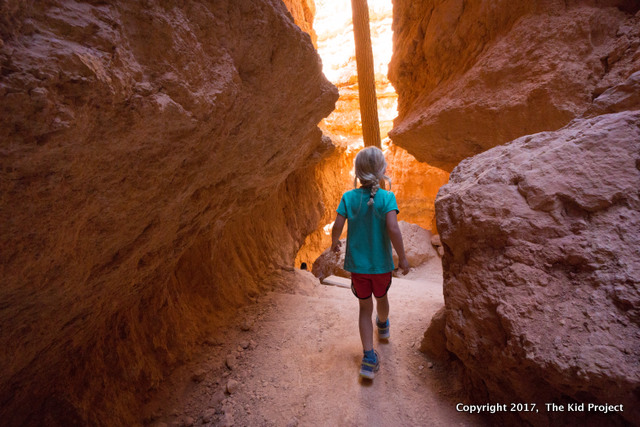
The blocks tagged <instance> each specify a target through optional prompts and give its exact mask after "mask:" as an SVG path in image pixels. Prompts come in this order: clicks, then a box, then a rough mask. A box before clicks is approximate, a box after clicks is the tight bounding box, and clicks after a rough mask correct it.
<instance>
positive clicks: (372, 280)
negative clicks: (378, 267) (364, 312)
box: [351, 272, 391, 299]
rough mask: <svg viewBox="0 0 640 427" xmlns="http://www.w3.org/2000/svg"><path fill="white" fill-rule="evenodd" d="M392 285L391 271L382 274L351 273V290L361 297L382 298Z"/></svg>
mask: <svg viewBox="0 0 640 427" xmlns="http://www.w3.org/2000/svg"><path fill="white" fill-rule="evenodd" d="M390 286H391V272H388V273H382V274H360V273H351V291H352V292H353V294H354V295H355V296H357V297H358V298H360V299H367V298H370V297H371V294H372V293H373V296H374V297H376V298H382V297H384V296H385V295H386V294H387V291H388V290H389V287H390Z"/></svg>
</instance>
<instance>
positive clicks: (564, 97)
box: [389, 0, 640, 171]
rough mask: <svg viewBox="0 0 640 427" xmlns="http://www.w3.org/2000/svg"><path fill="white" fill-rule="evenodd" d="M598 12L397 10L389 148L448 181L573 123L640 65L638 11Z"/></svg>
mask: <svg viewBox="0 0 640 427" xmlns="http://www.w3.org/2000/svg"><path fill="white" fill-rule="evenodd" d="M596 4H597V6H596V5H595V4H594V2H590V1H579V0H578V1H576V0H573V1H569V2H563V1H530V2H517V3H513V2H509V1H505V0H502V1H488V0H487V1H476V2H471V3H468V2H461V1H458V0H445V1H439V2H433V1H413V0H398V1H395V2H394V12H393V15H394V36H395V38H394V56H393V59H392V62H391V64H390V66H389V78H390V80H391V82H392V83H393V85H394V86H395V88H396V91H397V92H398V95H399V106H398V118H397V119H396V120H395V121H394V128H393V130H392V131H391V132H390V133H389V135H390V136H391V139H392V140H393V141H394V143H396V144H397V145H399V146H401V147H403V148H405V149H407V150H408V151H409V153H411V154H412V155H414V156H415V157H416V158H417V159H418V160H420V161H425V162H427V163H429V164H430V165H433V166H436V167H439V168H442V169H444V170H447V171H451V170H452V169H453V167H455V165H457V164H458V163H459V162H460V161H461V160H462V159H464V158H466V157H469V156H473V155H475V154H478V153H481V152H483V151H485V150H487V149H489V148H491V147H494V146H496V145H499V144H504V143H506V142H508V141H511V140H513V139H515V138H517V137H520V136H523V135H529V134H532V133H535V132H540V131H546V130H555V129H559V128H561V127H562V126H565V125H566V124H567V123H568V122H569V121H570V120H572V119H573V118H575V117H579V116H580V115H582V114H583V113H584V112H585V110H587V109H588V108H589V107H590V106H591V102H592V100H593V99H594V98H596V97H597V96H599V95H600V94H602V93H603V92H604V91H606V90H607V89H609V88H611V87H613V86H615V85H617V84H619V83H621V82H622V81H624V80H626V79H627V78H628V77H629V76H630V74H632V73H633V72H634V71H636V70H638V64H639V63H640V54H639V52H640V50H639V49H640V31H639V28H640V24H639V21H640V17H638V16H637V15H636V16H634V14H636V13H637V12H638V9H639V6H638V3H637V2H630V1H603V2H596Z"/></svg>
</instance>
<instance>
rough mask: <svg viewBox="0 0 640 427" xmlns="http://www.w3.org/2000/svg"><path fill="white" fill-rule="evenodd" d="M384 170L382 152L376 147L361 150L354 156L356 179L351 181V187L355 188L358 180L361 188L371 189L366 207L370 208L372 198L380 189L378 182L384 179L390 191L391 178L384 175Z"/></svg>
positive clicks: (384, 161)
mask: <svg viewBox="0 0 640 427" xmlns="http://www.w3.org/2000/svg"><path fill="white" fill-rule="evenodd" d="M386 170H387V162H386V160H385V159H384V154H383V153H382V150H381V149H379V148H378V147H366V148H363V149H362V150H360V152H359V153H358V155H357V156H356V177H355V179H354V180H353V186H354V187H357V186H358V180H360V184H361V185H362V186H363V187H365V188H370V189H371V194H370V195H369V201H368V202H367V205H368V206H372V205H373V203H374V202H373V198H374V197H375V196H376V193H377V192H378V190H379V189H380V181H382V180H383V179H386V180H387V181H388V182H389V189H391V178H389V177H388V176H386V175H385V174H384V173H385V172H386Z"/></svg>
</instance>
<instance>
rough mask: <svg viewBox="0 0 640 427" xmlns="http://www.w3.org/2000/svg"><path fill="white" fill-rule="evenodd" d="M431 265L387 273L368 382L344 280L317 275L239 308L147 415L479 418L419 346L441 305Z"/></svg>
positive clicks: (318, 421)
mask: <svg viewBox="0 0 640 427" xmlns="http://www.w3.org/2000/svg"><path fill="white" fill-rule="evenodd" d="M434 265H435V264H432V265H431V266H428V267H425V268H422V269H419V270H418V271H414V272H412V273H410V275H409V276H408V277H409V278H410V279H414V280H395V281H394V283H393V285H392V287H391V289H390V291H389V300H390V306H391V315H390V319H391V322H392V323H391V339H390V340H389V342H388V343H386V344H385V343H381V342H380V343H379V342H376V343H375V346H376V349H377V351H378V353H379V355H380V359H381V368H380V371H379V372H378V373H377V374H376V378H375V379H374V380H373V382H370V381H364V380H361V379H360V378H359V376H358V371H359V366H360V361H361V358H362V347H361V343H360V339H359V335H358V328H357V316H358V311H357V300H356V299H355V297H354V296H353V295H352V294H351V291H350V290H348V289H344V288H339V287H333V286H324V285H318V286H316V287H315V289H313V290H312V291H311V292H309V291H308V290H307V291H305V292H303V293H307V294H311V295H303V294H300V293H278V292H274V293H271V294H269V295H267V296H265V297H264V298H262V299H261V301H260V303H259V304H255V305H252V306H249V307H246V308H245V309H244V310H243V313H242V316H241V318H244V319H245V320H244V321H243V325H242V327H235V328H230V329H229V331H226V333H225V339H224V343H222V342H217V343H213V345H210V346H207V347H205V349H204V350H205V351H204V352H203V355H202V357H201V358H198V360H195V361H194V362H193V363H190V364H189V365H188V366H184V367H182V368H180V369H179V370H178V371H176V372H175V373H174V374H173V376H172V378H171V379H170V380H169V381H168V382H167V384H165V386H164V390H163V392H161V393H159V395H158V397H157V398H155V399H154V401H153V402H151V403H150V404H149V406H148V408H147V412H148V413H150V414H153V415H151V416H149V415H147V423H148V424H151V425H155V426H158V427H160V426H162V425H163V424H166V425H179V426H183V425H202V424H204V425H215V426H218V425H236V426H296V425H300V426H317V425H327V426H328V425H331V426H360V425H363V426H364V425H366V426H451V425H465V426H466V425H468V426H475V425H482V420H480V419H478V418H474V417H471V416H469V415H466V414H462V413H459V412H457V411H456V410H455V404H456V403H457V402H459V401H461V399H460V398H458V397H456V393H455V391H452V390H455V388H456V387H455V384H450V381H449V380H448V376H447V375H446V371H444V370H443V369H442V368H441V367H439V366H433V367H432V365H431V364H430V363H429V361H428V360H427V358H426V357H425V356H424V355H423V354H422V353H420V352H418V351H417V348H418V346H419V344H420V340H421V338H422V334H423V333H424V330H425V329H426V327H427V325H428V322H429V319H430V318H431V316H432V315H433V314H434V313H435V312H436V311H437V310H438V308H440V307H441V306H442V305H443V300H442V279H441V277H442V276H441V272H439V271H438V270H437V266H435V267H434ZM243 329H249V330H243ZM245 347H246V348H245ZM229 366H231V369H230V368H229ZM229 384H230V386H231V389H232V391H233V392H232V393H231V394H229V393H228V392H227V391H226V388H227V386H228V385H229ZM234 386H235V387H236V389H235V390H234Z"/></svg>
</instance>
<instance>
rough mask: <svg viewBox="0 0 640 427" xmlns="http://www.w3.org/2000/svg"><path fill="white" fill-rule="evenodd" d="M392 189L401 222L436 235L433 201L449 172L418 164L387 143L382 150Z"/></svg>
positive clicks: (396, 147)
mask: <svg viewBox="0 0 640 427" xmlns="http://www.w3.org/2000/svg"><path fill="white" fill-rule="evenodd" d="M384 155H385V158H386V159H387V163H388V165H389V166H388V167H387V175H389V176H390V177H391V179H392V183H391V190H392V191H393V192H394V194H395V195H396V199H397V201H398V207H399V208H400V214H399V217H400V218H402V220H403V221H406V222H410V223H413V224H417V225H419V226H420V227H422V228H424V229H426V230H431V231H433V232H434V233H436V232H437V228H436V212H435V205H434V202H435V200H436V195H437V194H438V190H439V189H440V187H441V186H442V185H444V184H446V183H447V181H448V180H449V173H448V172H445V171H443V170H442V169H439V168H435V167H432V166H429V165H428V164H426V163H422V162H418V161H416V159H415V158H414V157H413V156H412V155H411V154H409V153H408V152H407V151H406V150H405V149H403V148H401V147H398V146H397V145H395V144H393V143H390V144H389V146H388V148H387V149H385V150H384Z"/></svg>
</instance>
